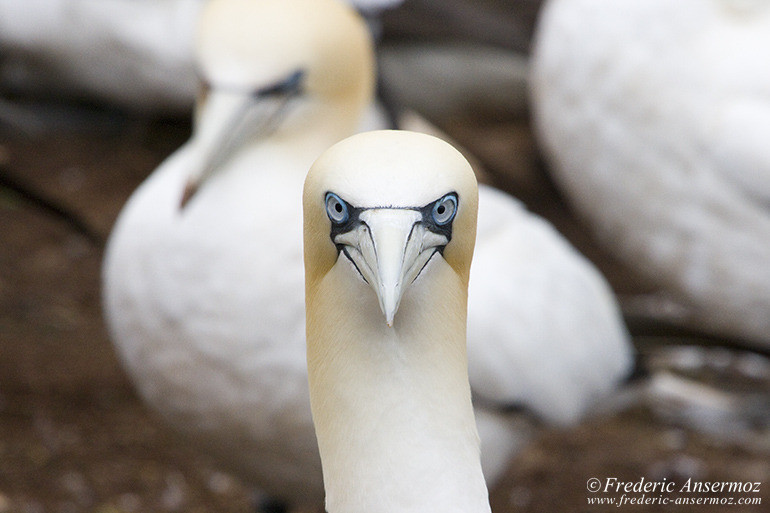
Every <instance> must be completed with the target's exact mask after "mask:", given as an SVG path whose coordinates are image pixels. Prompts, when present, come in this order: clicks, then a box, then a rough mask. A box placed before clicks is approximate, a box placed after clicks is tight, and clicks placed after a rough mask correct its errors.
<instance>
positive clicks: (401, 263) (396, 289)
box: [335, 208, 446, 327]
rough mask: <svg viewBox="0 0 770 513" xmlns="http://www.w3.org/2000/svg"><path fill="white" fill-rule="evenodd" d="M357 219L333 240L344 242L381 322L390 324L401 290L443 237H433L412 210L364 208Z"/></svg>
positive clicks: (400, 297)
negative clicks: (375, 302) (375, 301)
mask: <svg viewBox="0 0 770 513" xmlns="http://www.w3.org/2000/svg"><path fill="white" fill-rule="evenodd" d="M361 221H362V224H361V226H359V227H358V228H356V229H355V230H351V231H350V232H347V233H344V234H341V235H339V236H337V238H336V239H335V243H337V244H343V245H344V251H345V255H346V256H347V257H348V258H349V259H350V260H351V261H352V262H353V263H354V264H355V266H356V268H358V270H359V272H360V273H361V275H362V276H363V277H364V279H365V280H366V281H367V282H368V283H369V285H370V286H371V287H372V288H373V289H374V292H375V294H377V299H378V300H379V303H380V309H381V310H382V313H383V314H384V315H385V322H386V323H387V324H388V326H390V327H392V326H393V323H394V319H395V317H396V313H397V312H398V307H399V305H400V304H401V299H402V298H403V296H404V293H405V292H406V290H407V289H408V288H409V285H410V284H411V283H412V282H413V281H414V280H415V278H417V275H419V274H420V271H422V269H423V268H424V267H425V265H426V264H427V263H428V261H429V260H430V258H431V257H432V256H433V254H434V253H435V252H436V251H437V247H438V246H440V245H441V243H442V242H443V244H446V238H445V237H439V239H441V240H436V235H435V234H433V233H431V232H429V231H428V230H426V229H425V227H424V226H423V224H422V222H421V221H422V215H421V214H420V213H419V212H418V211H415V210H409V209H393V208H376V209H371V210H366V211H364V212H362V213H361Z"/></svg>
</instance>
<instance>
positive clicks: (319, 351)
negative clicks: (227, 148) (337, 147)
mask: <svg viewBox="0 0 770 513" xmlns="http://www.w3.org/2000/svg"><path fill="white" fill-rule="evenodd" d="M348 265H349V264H348V262H347V261H345V259H344V258H342V259H340V260H339V261H338V262H337V263H336V264H335V266H334V267H333V268H332V269H331V271H330V272H329V273H328V274H327V275H326V276H325V277H324V278H323V279H322V280H321V283H318V284H308V296H307V297H308V327H307V329H308V339H307V340H308V370H309V378H310V391H311V406H312V410H313V419H314V422H315V425H316V434H317V437H318V444H319V449H320V452H321V461H322V464H323V473H324V485H325V488H326V507H327V510H328V511H329V512H330V513H361V512H364V511H365V512H367V513H402V512H413V513H418V512H419V513H422V512H437V511H441V512H442V513H448V512H458V513H459V512H464V513H480V512H489V501H488V494H487V489H486V484H485V482H484V478H483V475H482V473H481V465H480V461H479V441H478V435H477V431H476V424H475V420H474V416H473V408H472V405H471V397H470V387H469V384H468V371H467V358H466V348H465V324H466V315H465V311H466V304H467V294H465V293H464V292H463V285H462V283H461V280H460V278H459V277H458V276H457V275H456V274H455V273H454V271H453V270H452V269H451V268H450V267H449V265H448V264H446V262H445V261H443V260H441V259H436V260H435V261H432V262H431V263H430V264H429V266H428V267H427V268H426V269H425V270H424V271H423V272H424V273H428V272H430V273H433V274H434V276H431V279H430V280H428V279H425V280H420V279H418V281H417V282H415V283H414V284H412V285H411V286H410V288H409V290H408V291H407V292H406V294H405V295H404V298H403V299H402V303H401V307H400V309H399V312H398V313H397V315H396V318H395V323H394V326H393V328H388V327H387V325H386V324H385V320H384V316H383V315H382V313H381V311H380V308H379V305H378V303H377V301H376V299H375V298H374V295H373V294H372V293H371V289H370V288H369V286H368V285H367V284H365V283H363V281H362V280H360V279H359V278H358V277H357V276H355V274H354V273H355V271H353V272H351V269H345V268H344V267H345V266H348ZM340 291H346V292H345V293H340ZM349 291H353V293H349ZM435 298H440V301H435V300H434V299H435ZM431 304H436V305H439V306H438V307H436V308H433V309H431V308H430V307H428V308H425V307H424V305H431ZM418 305H423V306H422V308H423V310H418V309H417V306H418ZM351 313H353V314H352V315H351Z"/></svg>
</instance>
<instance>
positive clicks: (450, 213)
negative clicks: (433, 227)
mask: <svg viewBox="0 0 770 513" xmlns="http://www.w3.org/2000/svg"><path fill="white" fill-rule="evenodd" d="M456 212H457V195H456V194H454V193H452V194H447V195H446V196H444V197H443V198H441V199H440V200H438V201H437V202H436V203H434V204H433V212H432V215H433V221H434V222H435V223H436V224H437V225H439V226H443V225H445V224H447V223H449V222H450V221H451V220H452V219H454V217H455V213H456Z"/></svg>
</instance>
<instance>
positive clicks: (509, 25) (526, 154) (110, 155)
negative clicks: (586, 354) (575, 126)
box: [0, 0, 770, 513]
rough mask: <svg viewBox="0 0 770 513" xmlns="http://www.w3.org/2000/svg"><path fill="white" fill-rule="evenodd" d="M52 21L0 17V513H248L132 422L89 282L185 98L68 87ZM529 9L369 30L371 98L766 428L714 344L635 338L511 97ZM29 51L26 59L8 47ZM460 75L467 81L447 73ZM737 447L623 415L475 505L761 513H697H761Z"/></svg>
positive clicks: (132, 404)
mask: <svg viewBox="0 0 770 513" xmlns="http://www.w3.org/2000/svg"><path fill="white" fill-rule="evenodd" d="M704 1H705V0H704ZM136 2H137V3H141V2H140V0H136ZM75 3H76V2H74V1H73V2H71V4H70V5H74V4H75ZM109 3H110V2H104V5H107V4H109ZM116 3H121V2H116ZM123 3H125V2H123ZM145 3H147V2H145ZM194 3H195V2H189V4H190V5H191V6H192V4H194ZM22 4H23V5H24V7H23V8H22V7H20V6H21V5H22ZM66 4H67V2H56V1H50V2H45V1H42V0H36V1H30V2H21V1H20V0H0V513H5V512H23V513H43V512H55V513H74V512H94V513H120V512H125V513H130V512H150V511H152V512H182V511H184V512H213V511H217V512H233V513H244V512H248V511H252V508H253V505H252V503H251V497H250V493H249V491H248V490H247V489H246V488H245V487H244V486H243V484H242V483H239V482H238V480H237V479H236V478H235V477H233V476H230V475H227V474H226V473H223V472H222V471H220V470H218V469H217V468H216V467H215V466H214V465H213V464H212V463H211V462H210V461H208V460H207V459H206V458H205V456H203V455H202V454H200V453H198V452H197V451H196V450H195V448H194V447H188V446H184V445H182V444H181V443H179V442H178V440H176V439H175V437H174V435H173V433H171V432H170V431H169V430H167V429H166V428H165V427H164V426H163V425H162V424H161V423H160V422H159V420H158V418H157V417H155V416H154V415H153V414H151V413H150V412H149V411H148V410H147V409H146V408H145V407H144V406H143V405H142V404H141V403H140V402H139V400H138V398H137V395H136V393H135V392H134V389H133V388H132V386H131V384H130V382H129V381H128V379H127V377H126V375H125V374H124V373H123V371H122V370H121V368H120V366H119V364H118V361H117V359H116V356H115V353H114V352H113V349H112V347H111V345H110V342H109V339H108V337H107V333H106V331H105V327H104V322H103V319H102V315H101V311H100V274H99V273H100V264H101V258H102V251H103V248H104V242H105V240H106V238H107V236H108V234H109V231H110V228H111V226H112V223H113V222H114V220H115V218H116V216H117V214H118V212H119V211H120V209H121V207H122V206H123V204H124V202H125V201H126V199H127V198H128V196H129V195H130V193H131V192H132V191H133V190H134V189H135V188H136V187H137V186H138V185H139V183H140V182H141V181H142V180H143V179H144V178H146V177H147V176H148V174H149V173H151V172H152V171H153V170H154V168H155V167H156V166H157V165H158V164H159V163H160V162H161V161H162V160H163V159H164V158H165V157H167V156H168V155H169V154H170V153H172V152H173V151H174V150H175V149H176V148H178V147H179V146H180V145H181V144H182V143H183V142H184V141H185V140H186V138H187V137H188V136H189V134H190V103H186V102H185V101H184V100H181V101H180V100H179V99H178V98H179V97H180V96H181V97H183V98H184V97H185V96H184V91H183V90H182V91H174V92H173V94H171V93H170V94H169V98H165V97H164V96H163V95H162V94H161V93H159V92H158V91H161V90H164V87H167V86H166V85H164V84H163V83H162V79H163V77H161V79H159V81H156V82H155V85H154V86H153V87H155V88H156V89H152V88H148V89H147V91H146V92H144V93H142V94H144V98H145V99H147V102H146V104H145V103H142V102H141V101H139V102H137V101H135V100H134V99H132V98H131V94H130V93H131V92H132V90H133V92H136V87H137V86H135V85H134V84H133V83H132V77H137V76H139V74H140V73H142V72H140V70H136V71H135V74H131V73H129V74H127V75H126V76H112V77H110V78H111V79H113V81H114V82H115V83H116V84H117V86H120V85H121V84H122V86H123V87H124V88H125V89H126V90H127V91H128V93H127V94H126V96H120V95H117V96H116V95H110V94H106V93H105V94H102V93H99V92H98V91H95V90H93V89H90V88H89V87H86V86H84V85H83V84H84V83H86V82H88V80H86V78H87V77H86V75H88V74H94V77H96V79H95V80H97V81H98V73H99V70H100V69H101V70H102V72H104V73H107V74H108V73H111V71H110V69H109V68H108V67H102V68H100V66H104V62H105V61H106V62H109V60H110V59H108V58H107V59H105V58H104V57H99V56H96V55H91V54H90V53H91V52H93V53H94V54H96V53H98V52H102V53H104V52H103V51H104V50H105V49H106V47H105V48H93V47H87V46H84V47H83V48H82V52H83V55H84V58H83V60H82V61H80V62H76V63H73V62H72V61H71V60H70V59H71V55H70V54H69V53H68V52H67V51H64V46H62V45H68V44H71V45H72V48H75V49H77V48H79V46H78V45H82V44H83V43H82V41H81V40H79V38H78V31H79V30H83V31H87V30H95V27H93V26H88V25H87V26H84V27H83V28H82V29H78V28H77V23H78V22H79V21H80V20H79V19H78V18H77V17H75V18H73V17H72V16H73V14H72V13H73V12H75V11H71V10H68V9H67V7H66ZM540 8H541V2H540V1H538V0H507V1H504V0H484V1H479V0H476V1H471V0H445V1H441V2H439V1H436V0H406V1H405V2H404V4H403V5H402V6H400V7H398V8H396V9H394V10H392V11H388V12H385V13H384V14H383V16H382V26H381V52H380V60H381V62H380V65H381V71H382V73H383V75H384V81H385V84H386V87H387V91H388V92H389V93H390V94H391V95H392V96H393V97H394V98H396V99H397V100H398V101H400V102H401V103H403V104H406V106H408V107H409V108H411V109H413V110H415V111H417V112H420V113H421V114H422V115H424V116H425V117H426V118H427V119H429V120H430V121H431V122H433V123H434V124H435V125H436V126H438V127H439V128H441V129H442V130H444V131H445V132H446V133H447V134H449V135H450V136H451V137H452V138H454V140H456V141H457V142H459V143H460V144H462V145H463V146H464V147H465V148H466V149H467V150H468V151H470V152H471V153H472V154H473V155H475V157H476V158H478V159H479V161H480V162H481V163H482V164H483V166H484V168H485V171H486V173H487V175H486V176H485V180H487V181H488V182H490V183H492V184H494V185H497V186H499V187H501V188H503V189H504V190H506V191H508V192H510V193H512V194H514V195H515V196H516V197H518V198H520V199H521V200H522V201H523V202H525V203H526V205H527V206H528V208H529V209H530V210H532V211H533V212H536V213H538V214H541V215H543V216H544V217H546V218H547V219H548V220H550V221H551V222H552V223H553V224H554V225H555V226H556V227H557V228H558V229H559V230H560V231H561V232H562V233H563V234H564V235H565V236H566V237H567V238H568V239H569V240H570V241H571V242H572V243H573V244H574V245H575V246H576V247H577V248H578V249H580V250H581V251H582V252H583V253H584V254H586V255H587V256H588V257H589V258H590V259H591V260H592V261H593V262H594V263H595V264H596V265H597V266H598V268H599V269H600V270H601V271H602V272H603V273H604V274H605V275H606V277H607V278H608V280H609V281H610V283H611V284H612V286H613V288H614V290H615V291H616V293H617V294H618V296H619V297H620V299H621V304H622V305H623V306H624V308H626V310H627V311H630V312H632V313H634V314H635V315H632V316H631V318H632V320H633V319H636V320H637V322H636V323H632V324H631V325H630V328H631V330H632V333H633V334H635V335H636V337H635V342H636V343H637V344H638V347H639V350H640V351H641V352H643V353H644V352H646V351H648V350H650V349H649V348H650V347H651V346H653V345H656V346H658V347H659V346H661V345H663V346H666V345H669V344H673V345H679V344H685V343H686V344H690V343H696V344H708V345H709V346H712V345H713V344H715V343H723V344H724V345H726V346H727V347H728V348H727V349H724V348H722V349H714V350H713V351H712V352H711V353H709V354H710V355H711V356H710V358H711V360H709V361H710V362H711V363H709V364H707V365H704V366H701V367H698V368H697V369H696V371H694V373H695V374H697V376H696V377H698V378H699V379H702V380H703V381H704V382H708V383H712V384H715V385H717V386H719V387H720V388H721V389H724V390H729V391H737V392H739V393H740V394H743V395H742V397H743V396H746V395H750V396H751V397H757V398H758V400H757V403H756V404H757V409H761V408H766V407H767V406H766V405H767V399H768V397H767V396H768V384H769V381H770V377H769V376H768V374H767V368H768V365H767V363H766V360H765V359H764V357H763V356H761V355H758V354H754V353H747V352H745V351H743V350H742V349H739V348H736V347H737V346H736V345H735V344H731V343H730V342H731V340H730V339H729V337H728V336H716V337H700V336H697V337H696V335H693V333H696V334H697V333H698V330H697V329H695V330H691V328H692V327H689V328H688V330H689V331H688V330H683V329H679V328H677V327H672V325H671V324H670V323H669V322H668V318H667V319H666V322H663V321H661V322H660V324H656V323H655V320H654V315H652V314H650V313H649V312H652V313H655V312H656V311H658V310H656V308H659V309H660V311H665V310H666V305H667V303H665V301H662V300H661V302H660V303H655V302H654V301H653V303H652V305H653V306H652V307H650V308H646V309H642V311H643V312H647V314H646V316H641V318H642V320H639V316H638V315H636V314H638V313H639V309H638V308H637V306H638V304H639V303H638V299H639V298H640V297H655V296H654V294H655V293H656V292H657V291H658V289H659V286H658V285H655V284H652V283H650V282H649V281H648V280H646V279H645V278H643V276H642V274H641V273H638V272H637V271H636V270H635V269H634V268H633V266H631V265H628V264H627V263H625V264H624V263H621V262H620V261H619V260H618V259H616V258H615V257H613V256H611V254H610V252H608V251H607V249H606V247H603V246H600V245H599V244H598V243H597V242H596V241H595V239H594V238H593V232H592V231H591V230H590V229H589V228H588V227H587V226H586V224H585V222H584V221H583V217H582V216H579V215H577V214H576V213H575V212H574V211H572V210H571V208H570V207H569V206H568V203H567V202H566V201H565V199H564V197H563V195H562V192H560V190H559V189H558V188H557V187H556V186H555V185H554V181H553V179H552V177H551V175H549V170H548V168H547V167H546V165H545V164H544V160H543V158H542V153H541V151H540V150H539V146H538V143H537V142H536V139H535V134H534V132H533V129H532V123H531V116H530V115H531V110H530V104H529V96H528V92H527V80H528V73H529V67H528V57H529V54H530V51H531V49H532V44H531V42H532V37H533V32H534V30H535V24H536V20H537V18H538V13H539V9H540ZM20 9H21V11H24V12H21V13H20ZM3 18H5V19H3ZM11 20H13V22H12V23H13V24H14V26H12V27H9V26H7V24H8V23H11ZM23 23H28V24H29V25H28V26H22V24H23ZM125 23H126V26H129V25H131V20H127V21H126V22H125ZM147 23H148V24H149V23H150V21H147ZM161 25H162V24H161ZM132 26H133V25H132ZM147 26H148V27H149V26H150V25H147ZM108 29H109V27H105V31H108ZM25 31H26V32H28V34H27V35H26V36H23V32H25ZM19 34H22V35H19ZM43 36H46V37H43ZM14 38H15V39H14ZM46 38H48V39H47V41H44V40H46ZM25 40H26V41H27V42H28V43H29V46H26V47H25V46H24V45H21V44H20V41H25ZM106 40H107V39H106V38H105V41H106ZM34 41H42V43H41V47H40V48H34V47H32V46H34V45H33V43H32V42H34ZM51 41H53V42H54V43H51ZM43 43H45V44H43ZM46 44H47V45H53V47H51V46H45V45H46ZM180 46H181V47H184V46H185V44H180ZM51 48H54V50H55V49H57V48H58V50H60V51H52V50H51ZM167 50H168V51H169V53H170V54H171V53H173V49H170V48H167ZM417 50H419V51H417ZM115 51H116V52H118V51H119V47H116V50H115ZM180 51H181V50H180ZM106 54H107V55H109V52H107V53H106ZM458 55H459V56H460V58H461V61H462V63H463V65H465V66H468V63H472V64H473V65H472V66H468V67H464V68H453V65H457V64H456V62H457V61H456V60H453V59H457V58H458ZM469 56H470V57H469ZM116 58H117V57H116ZM169 59H170V60H171V61H173V59H172V58H171V57H169ZM68 63H71V65H72V66H73V67H71V68H67V64H68ZM765 65H766V63H765ZM75 66H76V67H75ZM89 66H90V67H89ZM460 69H461V70H460ZM458 70H460V71H458ZM155 71H157V70H155ZM145 73H146V75H147V76H151V75H152V74H153V70H146V71H145ZM181 73H183V72H181ZM70 75H74V76H75V78H74V79H73V78H72V76H70ZM141 76H142V80H144V81H145V82H146V83H151V82H153V80H152V79H151V78H147V77H145V75H141ZM88 78H89V79H91V77H90V76H89V77H88ZM165 78H166V79H169V78H171V79H173V78H174V77H173V76H171V75H169V76H168V77H165ZM80 79H82V80H83V82H82V83H79V80H80ZM479 82H483V86H484V87H482V89H483V90H484V92H483V94H481V93H478V91H477V90H476V86H478V83H479ZM427 84H432V85H434V86H436V89H438V90H441V92H442V94H441V95H436V94H435V90H434V89H432V88H431V87H427V86H426V87H423V85H427ZM474 84H476V86H474ZM109 87H111V88H113V87H116V86H115V84H111V85H110V86H109ZM179 87H180V89H184V87H185V86H184V85H180V86H179ZM190 87H191V88H192V89H193V91H194V83H193V85H192V86H190ZM117 88H118V89H119V87H117ZM171 89H173V88H171ZM768 94H770V93H768ZM174 95H178V96H174ZM190 102H191V97H190ZM766 135H767V136H770V134H766ZM767 243H768V244H770V241H767ZM768 265H770V262H769V263H768ZM650 294H652V296H650ZM645 304H646V303H645ZM655 305H657V307H656V306H655ZM768 315H770V312H768ZM650 319H652V320H650ZM737 340H738V338H736V341H737ZM653 342H654V344H653ZM741 347H742V346H741ZM747 369H754V372H751V371H750V370H747ZM757 369H758V370H757ZM763 399H764V402H762V400H763ZM751 428H752V429H753V428H756V432H753V433H752V434H751V436H748V435H745V433H741V434H737V433H731V432H721V433H709V432H708V430H701V429H697V428H693V427H692V426H683V425H681V424H678V423H674V422H668V421H667V420H666V417H665V415H660V414H653V413H652V412H651V411H649V410H648V409H647V408H646V407H642V406H638V407H633V406H632V407H630V408H628V409H627V410H625V411H624V412H622V413H620V414H616V415H612V416H610V417H596V418H589V419H587V420H585V421H584V422H583V423H581V424H580V425H578V426H575V427H571V428H564V429H556V428H548V429H544V430H543V432H542V434H541V435H540V436H538V438H537V439H536V440H535V442H534V443H533V444H531V445H530V446H528V447H527V448H526V449H525V450H524V451H523V452H522V453H520V454H519V455H518V456H517V457H516V459H515V460H513V461H511V462H510V468H509V470H508V472H507V475H506V477H505V478H504V479H503V481H502V482H501V483H500V484H499V485H498V486H497V487H496V488H495V489H494V490H492V491H491V493H492V504H493V510H494V511H495V512H497V513H502V512H507V511H521V512H524V511H532V512H535V511H560V512H576V511H614V510H615V509H616V508H614V507H612V509H610V507H608V506H598V505H588V504H587V497H590V496H591V494H590V493H589V492H588V491H587V490H586V483H587V481H588V480H589V479H590V478H592V477H597V478H600V479H605V478H607V477H610V476H612V477H617V478H618V479H619V480H622V481H634V480H638V479H640V478H641V477H644V478H645V479H648V480H656V479H657V480H661V479H663V478H667V479H669V480H677V481H678V482H684V481H686V479H687V478H688V477H693V478H695V479H698V480H702V481H739V482H746V481H751V482H759V483H761V491H760V492H759V493H757V494H736V495H735V498H736V499H738V498H741V497H759V498H761V499H762V502H763V503H764V504H762V505H740V506H739V505H731V506H708V508H707V509H706V511H713V512H716V511H725V512H727V511H730V512H749V511H751V512H759V511H767V508H768V504H770V463H768V461H769V460H768V455H769V454H770V438H769V437H768V433H767V427H766V425H758V426H751ZM733 435H734V436H733ZM624 508H632V509H634V510H635V511H677V512H685V511H703V510H704V507H703V506H669V507H664V506H632V505H627V506H624Z"/></svg>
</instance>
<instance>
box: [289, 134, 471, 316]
mask: <svg viewBox="0 0 770 513" xmlns="http://www.w3.org/2000/svg"><path fill="white" fill-rule="evenodd" d="M303 201H304V215H305V271H306V283H307V288H308V294H309V295H310V294H312V293H313V288H314V286H315V284H316V283H317V282H318V281H319V280H322V279H323V277H324V276H325V275H326V274H327V273H328V272H329V271H330V270H331V269H332V267H334V266H335V265H345V266H346V268H347V269H348V272H351V273H356V274H357V275H358V278H359V279H361V280H363V281H365V282H366V283H368V284H369V285H370V286H371V288H372V289H373V290H374V293H375V294H376V295H377V299H378V301H379V305H380V308H381V310H382V313H383V314H384V316H385V321H386V323H387V324H388V326H392V325H393V322H394V318H395V316H396V313H397V311H398V307H399V304H400V302H401V298H402V297H403V295H404V293H405V292H406V291H407V289H408V288H409V286H410V285H411V284H412V283H413V282H414V281H415V280H416V279H417V278H418V277H419V276H420V274H421V273H422V272H423V270H425V269H426V268H427V267H428V266H429V264H430V263H431V261H432V260H433V259H443V260H445V261H446V263H448V264H449V266H450V267H451V268H452V269H453V270H454V271H455V272H456V274H457V275H458V276H459V277H460V278H461V281H462V283H464V284H465V287H466V289H467V283H468V273H469V271H470V262H471V258H472V254H473V246H474V242H475V237H476V209H477V203H478V190H477V186H476V178H475V176H474V174H473V171H472V170H471V167H470V165H469V164H468V162H467V161H466V160H465V158H464V157H463V156H462V155H461V154H460V153H459V152H458V151H457V150H455V149H454V148H453V147H452V146H451V145H449V144H448V143H446V142H444V141H442V140H440V139H438V138H435V137H432V136H428V135H425V134H418V133H413V132H405V131H376V132H368V133H365V134H359V135H355V136H353V137H349V138H348V139H345V140H344V141H342V142H340V143H338V144H336V145H334V146H333V147H332V148H330V149H329V150H328V151H326V152H325V153H324V154H323V155H322V156H321V157H320V158H319V159H318V160H317V161H316V162H315V163H314V164H313V166H312V168H311V169H310V172H309V173H308V176H307V179H306V181H305V190H304V200H303Z"/></svg>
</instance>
